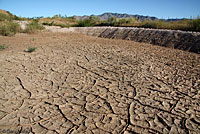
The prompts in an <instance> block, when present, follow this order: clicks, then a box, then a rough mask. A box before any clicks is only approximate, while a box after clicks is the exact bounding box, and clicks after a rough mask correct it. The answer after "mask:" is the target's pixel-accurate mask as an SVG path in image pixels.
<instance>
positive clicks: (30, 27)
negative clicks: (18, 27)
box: [24, 19, 45, 33]
mask: <svg viewBox="0 0 200 134" xmlns="http://www.w3.org/2000/svg"><path fill="white" fill-rule="evenodd" d="M43 29H45V28H44V27H43V26H42V25H41V24H39V23H38V20H37V19H35V20H32V22H31V23H28V24H26V28H25V30H24V32H25V33H34V32H37V31H39V30H43Z"/></svg>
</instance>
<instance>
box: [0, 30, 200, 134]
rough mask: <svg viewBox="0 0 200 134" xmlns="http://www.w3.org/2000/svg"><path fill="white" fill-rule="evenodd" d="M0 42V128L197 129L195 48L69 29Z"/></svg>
mask: <svg viewBox="0 0 200 134" xmlns="http://www.w3.org/2000/svg"><path fill="white" fill-rule="evenodd" d="M0 42H1V43H2V44H5V45H7V46H8V48H7V49H5V50H3V51H0V67H1V68H0V133H6V132H10V133H30V134H46V133H47V134H58V133H59V134H66V133H72V134H76V133H88V134H90V133H91V134H92V133H95V134H98V133H105V134H106V133H116V134H117V133H125V134H129V133H144V134H148V133H151V134H152V133H153V134H157V133H158V134H161V133H170V134H176V133H181V134H188V133H191V134H198V133H200V99H199V98H200V55H198V54H194V53H188V52H184V51H180V50H173V49H169V48H163V47H159V46H152V45H149V44H142V43H135V42H131V41H123V40H110V39H100V38H95V37H88V36H85V35H80V34H75V33H38V34H33V35H26V34H18V35H16V36H15V37H0ZM28 46H34V47H37V49H36V51H35V52H33V53H26V52H24V50H25V49H26V48H27V47H28Z"/></svg>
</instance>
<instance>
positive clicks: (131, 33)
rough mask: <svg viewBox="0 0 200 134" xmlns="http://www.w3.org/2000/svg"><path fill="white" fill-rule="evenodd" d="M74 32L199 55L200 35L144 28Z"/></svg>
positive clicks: (104, 28)
mask: <svg viewBox="0 0 200 134" xmlns="http://www.w3.org/2000/svg"><path fill="white" fill-rule="evenodd" d="M75 31H78V32H81V33H84V34H87V35H92V36H98V37H103V38H109V39H125V40H132V41H136V42H144V43H149V44H153V45H159V46H164V47H170V48H175V49H181V50H185V51H189V52H194V53H200V33H192V32H183V31H175V30H158V29H144V28H115V27H96V28H94V27H90V28H88V27H87V28H75Z"/></svg>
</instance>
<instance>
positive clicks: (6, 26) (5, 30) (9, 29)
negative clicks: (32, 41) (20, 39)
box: [0, 21, 22, 36]
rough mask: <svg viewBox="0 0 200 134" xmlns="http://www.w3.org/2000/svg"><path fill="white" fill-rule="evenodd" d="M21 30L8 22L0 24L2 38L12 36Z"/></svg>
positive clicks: (16, 25)
mask: <svg viewBox="0 0 200 134" xmlns="http://www.w3.org/2000/svg"><path fill="white" fill-rule="evenodd" d="M21 31H22V29H21V27H20V25H19V24H17V23H14V22H10V21H3V22H0V35H3V36H13V35H15V34H16V33H17V32H21Z"/></svg>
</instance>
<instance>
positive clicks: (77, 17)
mask: <svg viewBox="0 0 200 134" xmlns="http://www.w3.org/2000/svg"><path fill="white" fill-rule="evenodd" d="M91 16H95V17H98V18H100V19H101V20H108V19H110V18H112V17H115V18H119V19H122V18H135V19H138V20H140V21H143V20H148V21H151V20H164V21H181V20H183V19H184V18H183V19H158V18H156V17H152V16H143V15H131V14H120V13H104V14H101V15H90V16H88V15H84V16H73V17H75V18H76V19H78V20H84V19H88V18H90V17H91Z"/></svg>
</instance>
